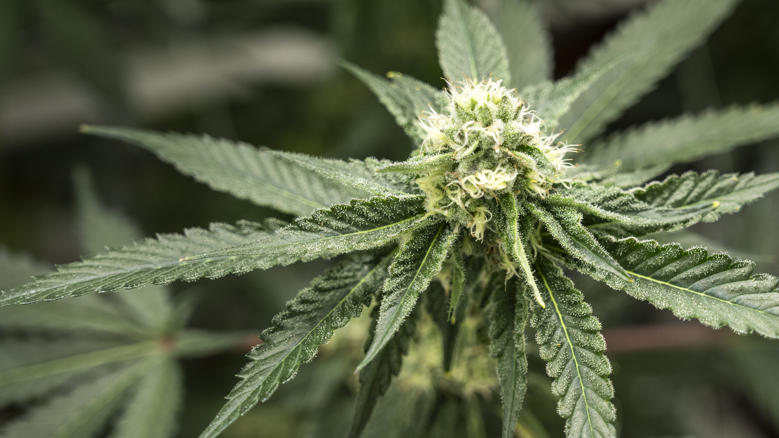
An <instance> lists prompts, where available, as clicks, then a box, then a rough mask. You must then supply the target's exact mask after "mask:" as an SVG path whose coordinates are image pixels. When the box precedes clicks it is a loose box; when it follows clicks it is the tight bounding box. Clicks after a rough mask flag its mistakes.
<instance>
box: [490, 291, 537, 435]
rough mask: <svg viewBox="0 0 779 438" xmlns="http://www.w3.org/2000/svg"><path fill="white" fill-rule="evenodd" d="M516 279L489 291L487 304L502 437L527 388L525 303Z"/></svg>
mask: <svg viewBox="0 0 779 438" xmlns="http://www.w3.org/2000/svg"><path fill="white" fill-rule="evenodd" d="M523 289H524V287H523V286H520V283H519V282H517V281H511V282H510V283H509V284H507V285H505V286H504V287H499V288H498V289H496V290H494V291H493V292H492V296H491V303H490V307H489V312H490V313H489V321H490V326H489V330H488V334H489V337H490V357H492V358H494V359H497V361H498V363H497V368H496V370H497V376H498V382H499V383H500V398H501V400H502V402H503V403H502V404H503V435H502V436H503V438H513V437H514V427H515V425H516V424H517V417H518V416H519V410H520V409H521V408H522V400H523V399H524V398H525V392H526V391H527V357H525V325H526V324H527V313H528V303H527V299H526V298H525V296H524V294H523V293H522V290H523Z"/></svg>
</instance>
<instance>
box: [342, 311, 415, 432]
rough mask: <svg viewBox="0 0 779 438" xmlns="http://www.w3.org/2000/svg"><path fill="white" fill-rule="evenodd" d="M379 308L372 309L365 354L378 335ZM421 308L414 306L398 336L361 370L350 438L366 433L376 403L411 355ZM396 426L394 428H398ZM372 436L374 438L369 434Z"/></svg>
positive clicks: (396, 334)
mask: <svg viewBox="0 0 779 438" xmlns="http://www.w3.org/2000/svg"><path fill="white" fill-rule="evenodd" d="M379 308H380V306H376V307H374V308H373V312H372V314H371V317H372V318H373V319H372V323H371V327H370V329H369V334H368V338H367V339H366V341H365V352H366V353H367V352H368V350H369V349H370V346H371V345H373V339H374V337H375V333H376V325H377V323H378V321H379ZM419 313H420V312H419V307H418V306H417V307H414V310H412V311H411V314H409V316H408V317H407V318H406V320H405V321H404V322H403V324H402V325H401V326H400V329H399V330H398V331H397V333H395V336H393V337H392V339H391V340H390V341H389V342H388V343H387V345H385V346H384V348H382V349H381V351H379V354H378V355H376V358H375V359H374V360H373V361H372V362H371V363H369V364H368V365H367V366H366V367H365V368H363V369H362V370H361V371H360V392H359V393H358V394H357V402H356V403H355V410H354V420H353V421H352V428H351V431H350V432H349V438H358V437H360V436H361V435H362V433H363V431H364V430H365V426H366V425H367V424H368V421H369V420H370V419H371V414H372V413H373V410H374V408H375V407H376V404H377V403H378V401H379V399H380V398H381V397H382V396H383V395H384V394H386V392H387V390H388V389H389V387H390V383H391V382H392V378H393V377H394V376H397V375H398V374H400V369H401V366H402V365H403V356H405V355H406V354H408V349H409V345H410V344H411V339H412V338H413V337H414V334H415V333H416V326H417V319H419ZM397 426H398V425H397V424H394V425H393V427H397ZM367 436H368V437H373V436H374V435H367Z"/></svg>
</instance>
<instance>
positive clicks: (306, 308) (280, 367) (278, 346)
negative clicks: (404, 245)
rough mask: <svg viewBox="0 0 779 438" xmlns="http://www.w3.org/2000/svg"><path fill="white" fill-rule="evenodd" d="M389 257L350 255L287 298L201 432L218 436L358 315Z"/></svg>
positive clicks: (266, 396)
mask: <svg viewBox="0 0 779 438" xmlns="http://www.w3.org/2000/svg"><path fill="white" fill-rule="evenodd" d="M392 257H393V254H391V255H389V256H381V255H367V254H363V255H357V256H353V257H351V258H350V259H348V260H346V261H344V262H342V263H341V264H339V265H338V266H336V267H335V268H333V269H330V270H328V271H326V272H325V274H324V275H322V276H321V277H319V278H317V279H315V280H314V281H313V282H312V286H311V287H310V288H308V289H304V290H303V291H301V292H300V294H298V297H296V298H295V299H294V300H292V301H290V302H289V303H288V304H287V309H286V310H285V311H284V312H282V313H281V314H279V315H277V316H276V317H275V318H274V319H273V326H272V327H271V328H269V329H268V330H266V331H265V332H263V334H262V336H261V337H262V339H263V340H264V341H265V343H264V344H262V345H260V346H258V347H255V349H254V350H252V352H251V353H250V354H249V358H250V359H252V362H250V363H249V364H248V365H246V366H245V367H244V369H243V370H242V371H241V373H240V374H239V377H241V379H242V380H241V381H240V382H239V383H238V384H237V385H236V386H235V388H233V390H232V391H231V392H230V394H229V395H228V397H227V398H228V402H227V403H226V404H225V405H224V407H223V408H222V409H221V410H220V411H219V413H218V414H217V416H216V418H214V420H213V421H212V422H211V424H209V426H208V427H207V428H206V430H205V431H203V433H202V434H201V435H200V437H201V438H208V437H215V436H217V435H218V434H219V433H221V432H222V431H223V430H224V429H225V428H226V427H227V426H229V425H230V424H231V423H232V422H233V421H235V420H236V419H237V418H238V417H239V416H240V415H243V414H244V413H246V412H247V411H248V410H249V409H250V408H251V407H253V406H254V405H255V404H257V403H258V402H259V401H265V400H267V399H268V397H270V396H271V395H272V394H273V392H274V391H275V390H276V388H277V387H278V385H279V384H280V383H282V382H284V381H287V380H289V379H291V378H292V377H294V375H295V373H296V372H297V370H298V368H299V367H300V365H301V364H302V363H305V362H308V361H309V360H311V359H312V358H313V357H314V355H315V354H316V351H317V347H318V346H319V345H320V344H322V343H325V342H327V341H328V340H329V339H330V337H331V336H332V334H333V331H334V330H335V329H337V328H340V327H343V326H344V325H346V323H347V322H348V321H349V319H351V318H354V317H357V316H359V315H360V313H361V312H362V309H363V307H364V306H365V305H366V304H368V303H369V302H370V299H371V297H372V295H373V293H375V289H378V288H379V287H380V285H381V282H382V281H383V279H384V277H385V276H386V270H387V268H388V266H389V263H390V262H391V260H392Z"/></svg>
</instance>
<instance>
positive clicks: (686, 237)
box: [652, 230, 776, 263]
mask: <svg viewBox="0 0 779 438" xmlns="http://www.w3.org/2000/svg"><path fill="white" fill-rule="evenodd" d="M652 239H653V240H654V241H656V242H657V243H659V244H661V245H664V244H666V243H678V244H680V245H682V246H683V247H685V248H689V247H692V246H702V247H704V248H706V249H707V250H708V251H709V252H712V253H714V252H726V253H728V254H730V255H732V256H733V257H735V258H739V259H747V260H752V261H754V262H756V263H774V262H775V261H776V257H775V256H773V255H771V254H760V253H752V252H746V251H740V250H738V249H733V248H732V247H730V246H728V245H726V244H724V243H722V242H718V241H716V240H714V239H710V238H708V237H706V236H704V235H702V234H698V233H695V232H692V231H690V230H682V231H674V232H668V233H659V234H653V235H652Z"/></svg>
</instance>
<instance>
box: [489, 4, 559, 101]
mask: <svg viewBox="0 0 779 438" xmlns="http://www.w3.org/2000/svg"><path fill="white" fill-rule="evenodd" d="M503 3H504V4H503V7H502V8H496V10H495V12H494V13H493V14H490V15H491V18H492V21H493V22H494V23H495V27H496V28H497V29H498V32H499V33H500V35H502V36H503V41H505V42H506V43H507V48H508V51H507V54H508V60H509V72H510V74H511V82H510V83H507V84H508V85H510V87H511V88H516V89H517V90H521V89H523V88H525V87H529V86H531V85H535V84H537V83H539V82H543V81H545V80H548V79H551V76H552V43H551V41H550V40H549V35H547V33H546V30H545V29H544V28H543V22H544V21H543V19H541V17H540V14H539V13H538V10H537V8H536V6H535V5H533V4H530V3H528V2H525V1H522V0H508V1H504V2H503ZM507 88H508V87H507Z"/></svg>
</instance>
